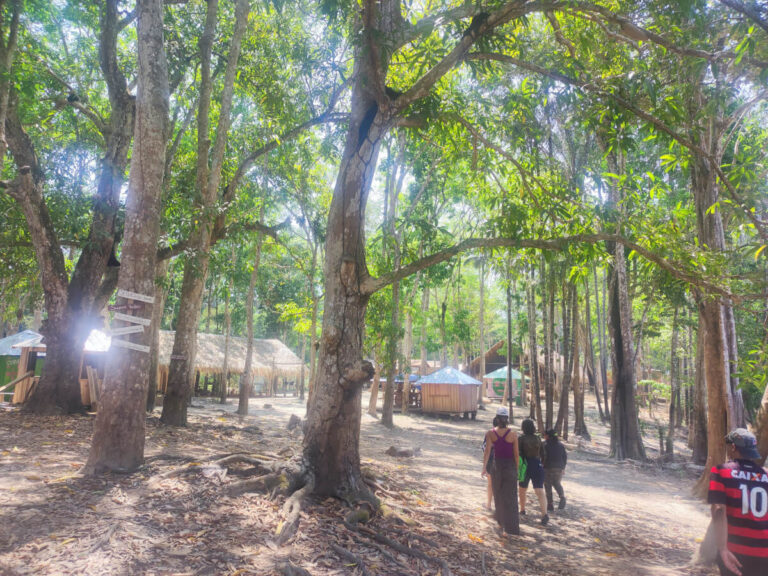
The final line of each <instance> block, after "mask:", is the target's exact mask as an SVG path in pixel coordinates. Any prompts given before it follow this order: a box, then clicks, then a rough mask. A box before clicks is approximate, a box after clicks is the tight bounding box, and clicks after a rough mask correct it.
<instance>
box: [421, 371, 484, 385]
mask: <svg viewBox="0 0 768 576" xmlns="http://www.w3.org/2000/svg"><path fill="white" fill-rule="evenodd" d="M419 384H461V385H465V384H477V385H479V384H480V382H478V381H477V380H475V379H474V378H472V376H467V375H466V374H464V372H459V371H458V370H456V368H451V367H450V366H449V367H448V368H443V369H442V370H438V371H437V372H433V373H432V374H430V375H429V376H424V377H423V378H422V379H421V380H419Z"/></svg>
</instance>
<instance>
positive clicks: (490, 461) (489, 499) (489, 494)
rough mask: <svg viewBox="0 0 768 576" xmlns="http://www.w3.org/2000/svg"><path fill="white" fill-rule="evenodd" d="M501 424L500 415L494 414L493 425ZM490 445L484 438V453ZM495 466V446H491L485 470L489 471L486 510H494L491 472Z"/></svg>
mask: <svg viewBox="0 0 768 576" xmlns="http://www.w3.org/2000/svg"><path fill="white" fill-rule="evenodd" d="M498 425H499V417H498V416H494V417H493V427H494V428H496V426H498ZM487 445H488V440H487V439H486V438H483V454H485V447H486V446H487ZM492 467H493V446H491V456H490V458H488V464H486V465H485V471H486V472H487V473H488V487H487V488H486V492H485V496H486V501H485V508H486V510H492V509H493V508H491V505H492V504H493V484H492V478H493V474H492V473H491V468H492Z"/></svg>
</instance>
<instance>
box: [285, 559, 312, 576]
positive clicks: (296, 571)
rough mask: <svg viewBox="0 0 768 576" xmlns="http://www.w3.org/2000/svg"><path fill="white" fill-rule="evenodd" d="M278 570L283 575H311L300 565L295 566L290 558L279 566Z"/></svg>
mask: <svg viewBox="0 0 768 576" xmlns="http://www.w3.org/2000/svg"><path fill="white" fill-rule="evenodd" d="M279 570H280V572H281V573H282V574H283V576H312V573H311V572H309V571H308V570H305V569H304V568H302V567H301V566H296V564H293V563H292V562H291V561H290V560H288V561H287V562H286V563H285V564H283V565H282V566H280V568H279Z"/></svg>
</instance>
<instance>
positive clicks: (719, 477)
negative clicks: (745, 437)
mask: <svg viewBox="0 0 768 576" xmlns="http://www.w3.org/2000/svg"><path fill="white" fill-rule="evenodd" d="M708 501H709V503H710V504H724V505H725V514H726V518H727V520H728V550H730V551H731V552H733V553H734V554H739V555H741V556H751V557H753V558H766V559H768V470H765V469H764V468H761V467H760V466H758V465H757V464H755V463H754V462H752V461H751V460H732V461H730V462H726V463H725V464H723V465H722V466H714V467H713V468H712V471H711V473H710V476H709V498H708Z"/></svg>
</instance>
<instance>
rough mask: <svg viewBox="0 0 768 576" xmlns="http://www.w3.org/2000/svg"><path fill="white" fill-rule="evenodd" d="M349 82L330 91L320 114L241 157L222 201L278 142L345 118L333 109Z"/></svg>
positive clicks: (227, 199) (233, 194) (230, 194)
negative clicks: (326, 102) (314, 127)
mask: <svg viewBox="0 0 768 576" xmlns="http://www.w3.org/2000/svg"><path fill="white" fill-rule="evenodd" d="M350 83H351V79H348V80H346V81H345V82H343V83H342V84H341V85H340V86H339V87H338V88H336V90H334V91H333V92H332V93H331V97H330V99H329V100H328V106H327V107H326V109H325V111H324V112H323V113H322V114H319V115H318V116H315V117H314V118H310V119H309V120H307V121H306V122H302V123H301V124H298V125H297V126H294V127H293V128H290V129H289V130H286V131H285V132H283V133H282V134H280V136H279V137H276V138H275V137H273V138H272V139H270V141H269V142H267V143H266V144H263V145H262V146H261V147H259V148H257V149H256V150H254V151H253V152H251V153H250V154H248V156H246V157H245V158H243V160H242V161H241V162H240V165H239V166H238V167H237V170H236V171H235V175H234V176H233V177H232V180H231V181H230V182H229V184H227V186H226V188H225V189H224V194H223V196H222V201H223V202H224V203H225V204H226V203H228V202H230V201H231V200H232V199H233V198H234V196H235V192H236V191H237V187H238V186H239V185H240V180H242V179H243V177H244V176H245V175H246V174H247V173H248V171H249V170H250V169H251V168H252V167H253V164H254V162H256V160H258V159H259V158H260V157H261V156H263V155H264V154H268V153H269V152H271V151H272V150H274V149H275V148H277V147H278V146H280V144H282V143H283V142H287V141H289V140H293V139H294V138H296V137H297V136H298V135H299V134H301V133H302V132H304V131H305V130H307V129H309V128H312V127H313V126H317V125H318V124H323V123H325V122H339V121H341V120H345V119H346V116H343V115H338V114H334V113H333V109H334V108H335V107H336V104H337V103H338V101H339V98H340V97H341V95H342V94H343V93H344V91H345V90H346V89H347V88H348V87H349V85H350Z"/></svg>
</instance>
